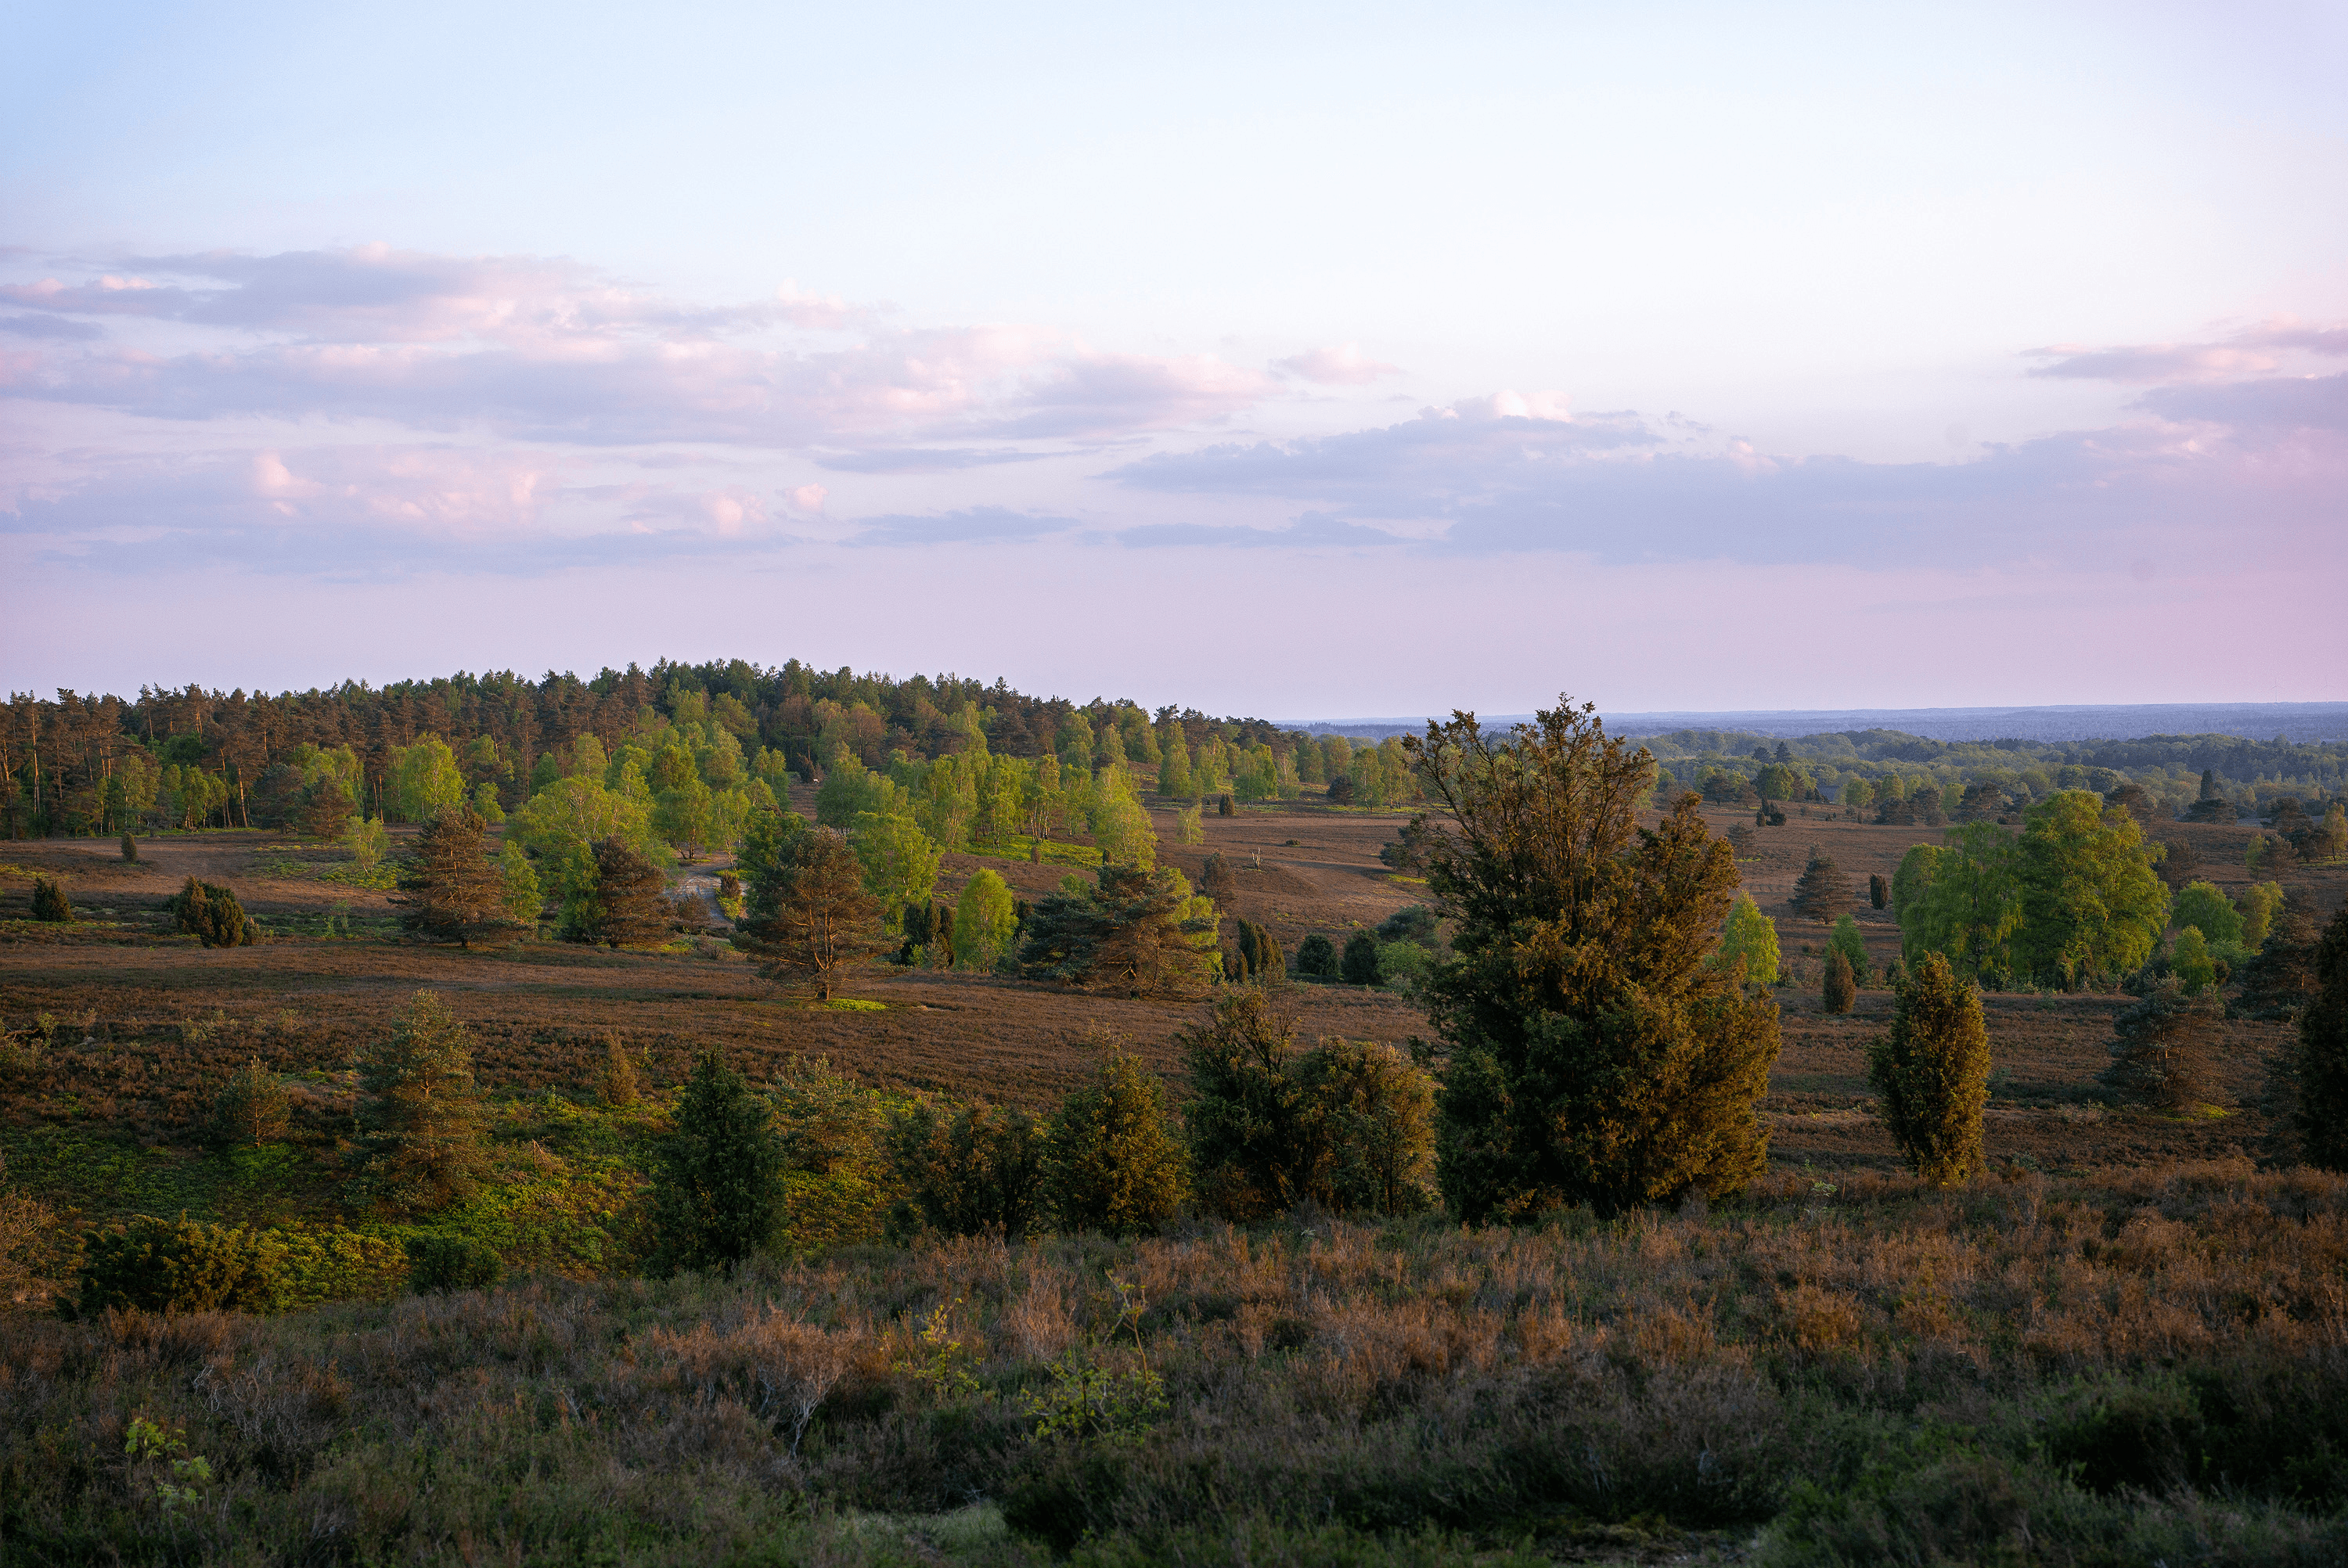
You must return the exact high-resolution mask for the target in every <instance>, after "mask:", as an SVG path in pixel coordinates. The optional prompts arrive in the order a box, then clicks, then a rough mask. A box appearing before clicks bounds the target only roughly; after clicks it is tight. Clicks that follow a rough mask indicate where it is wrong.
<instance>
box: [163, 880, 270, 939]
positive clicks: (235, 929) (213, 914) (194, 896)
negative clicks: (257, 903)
mask: <svg viewBox="0 0 2348 1568" xmlns="http://www.w3.org/2000/svg"><path fill="white" fill-rule="evenodd" d="M167 907H169V908H170V912H171V923H172V925H173V926H174V927H176V928H177V929H179V930H181V931H184V932H186V933H187V934H188V935H189V936H191V937H193V938H196V939H197V940H198V941H200V942H201V943H202V944H203V945H204V946H205V947H207V948H242V947H247V946H250V945H251V944H252V943H254V942H257V941H259V940H260V939H261V927H258V926H256V925H254V924H253V922H252V917H251V916H249V915H247V914H246V913H245V912H244V907H243V906H242V905H241V904H239V903H238V902H237V901H236V895H235V894H234V893H232V892H231V891H230V890H229V889H227V888H225V887H222V886H218V885H217V884H215V883H211V882H199V881H197V880H196V879H195V878H194V877H192V876H191V877H189V878H188V880H187V882H186V884H185V885H184V886H181V887H180V890H179V891H178V892H177V893H174V894H172V895H171V897H170V903H169V905H168V906H167Z"/></svg>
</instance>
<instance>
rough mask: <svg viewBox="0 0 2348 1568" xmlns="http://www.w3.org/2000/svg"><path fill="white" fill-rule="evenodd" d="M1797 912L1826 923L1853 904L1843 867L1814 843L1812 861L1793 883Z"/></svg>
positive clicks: (1807, 917) (1811, 854)
mask: <svg viewBox="0 0 2348 1568" xmlns="http://www.w3.org/2000/svg"><path fill="white" fill-rule="evenodd" d="M1793 904H1794V909H1795V912H1796V913H1797V914H1799V915H1801V916H1802V917H1804V918H1805V919H1810V920H1816V921H1817V922H1818V924H1819V925H1821V926H1824V925H1827V924H1828V923H1829V922H1831V921H1832V920H1833V919H1834V917H1836V916H1838V915H1839V914H1841V913H1842V912H1843V911H1844V910H1846V909H1848V908H1849V907H1850V878H1849V877H1848V876H1844V875H1843V871H1842V867H1841V866H1837V865H1836V864H1835V863H1834V862H1833V861H1832V860H1831V859H1829V858H1828V857H1827V856H1823V855H1820V854H1819V853H1818V850H1817V848H1816V847H1815V846H1813V847H1812V848H1811V850H1810V861H1809V864H1808V865H1807V866H1804V867H1803V868H1802V875H1801V877H1800V879H1799V880H1797V882H1796V883H1795V884H1794V898H1793Z"/></svg>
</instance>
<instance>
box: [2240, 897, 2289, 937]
mask: <svg viewBox="0 0 2348 1568" xmlns="http://www.w3.org/2000/svg"><path fill="white" fill-rule="evenodd" d="M2281 909H2282V884H2281V883H2280V882H2254V883H2252V884H2251V885H2250V886H2248V887H2246V888H2244V889H2243V890H2242V937H2241V943H2242V946H2243V947H2245V948H2249V949H2250V951H2251V952H2253V953H2255V952H2257V951H2258V950H2259V949H2260V948H2262V947H2264V946H2265V945H2266V939H2267V933H2268V932H2270V931H2271V930H2273V929H2274V920H2275V916H2276V915H2277V914H2279V913H2281Z"/></svg>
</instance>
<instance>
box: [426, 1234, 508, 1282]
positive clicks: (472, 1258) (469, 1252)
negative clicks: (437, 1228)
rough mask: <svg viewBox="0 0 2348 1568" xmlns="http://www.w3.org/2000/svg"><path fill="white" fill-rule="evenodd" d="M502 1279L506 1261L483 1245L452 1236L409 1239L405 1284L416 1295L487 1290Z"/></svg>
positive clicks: (493, 1249)
mask: <svg viewBox="0 0 2348 1568" xmlns="http://www.w3.org/2000/svg"><path fill="white" fill-rule="evenodd" d="M505 1276H506V1260H505V1259H504V1258H503V1257H501V1256H499V1254H498V1250H497V1248H495V1247H493V1246H490V1245H488V1244H487V1243H485V1242H479V1241H474V1240H471V1239H470V1238H469V1237H466V1236H455V1235H418V1236H410V1237H409V1238H408V1241H407V1278H408V1284H409V1285H410V1286H412V1287H413V1288H414V1289H416V1290H417V1292H418V1293H419V1294H421V1293H429V1292H436V1291H437V1292H440V1293H443V1294H445V1293H447V1292H448V1291H451V1290H487V1289H489V1287H490V1286H494V1285H496V1284H497V1283H498V1282H499V1280H501V1279H503V1278H504V1277H505Z"/></svg>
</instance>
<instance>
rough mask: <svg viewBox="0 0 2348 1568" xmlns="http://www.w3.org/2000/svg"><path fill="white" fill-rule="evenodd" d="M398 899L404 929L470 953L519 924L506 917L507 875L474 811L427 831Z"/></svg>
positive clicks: (461, 810) (458, 811) (444, 818)
mask: <svg viewBox="0 0 2348 1568" xmlns="http://www.w3.org/2000/svg"><path fill="white" fill-rule="evenodd" d="M399 887H400V891H399V893H398V895H397V896H396V897H394V898H393V899H392V902H393V903H394V904H397V905H399V906H401V907H402V913H401V915H400V917H399V923H400V925H401V927H403V928H404V929H406V930H407V933H408V934H409V935H410V936H416V937H421V938H424V939H425V940H427V941H430V942H454V943H456V944H457V945H458V946H459V947H465V948H469V947H471V946H472V945H473V938H475V937H480V936H486V935H488V934H489V932H491V931H495V930H502V929H506V928H509V927H512V926H513V925H515V924H516V922H515V921H514V920H513V918H512V917H510V916H509V915H508V914H507V913H506V884H505V876H504V873H503V871H502V870H501V869H500V867H499V865H498V863H497V862H496V861H495V860H494V859H492V858H491V857H490V856H489V824H488V823H487V822H485V821H483V820H482V818H481V815H480V814H479V812H477V811H475V810H473V808H472V807H470V806H468V805H454V806H449V807H448V808H447V809H446V810H444V811H442V812H441V813H440V814H439V815H437V816H435V817H434V818H433V819H432V820H431V821H430V822H429V823H427V824H426V825H425V828H424V831H423V832H422V833H420V834H418V835H417V839H416V849H415V853H414V855H413V856H412V857H411V858H410V860H409V861H408V865H407V870H406V871H405V872H404V873H403V874H402V875H401V876H400V878H399Z"/></svg>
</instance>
